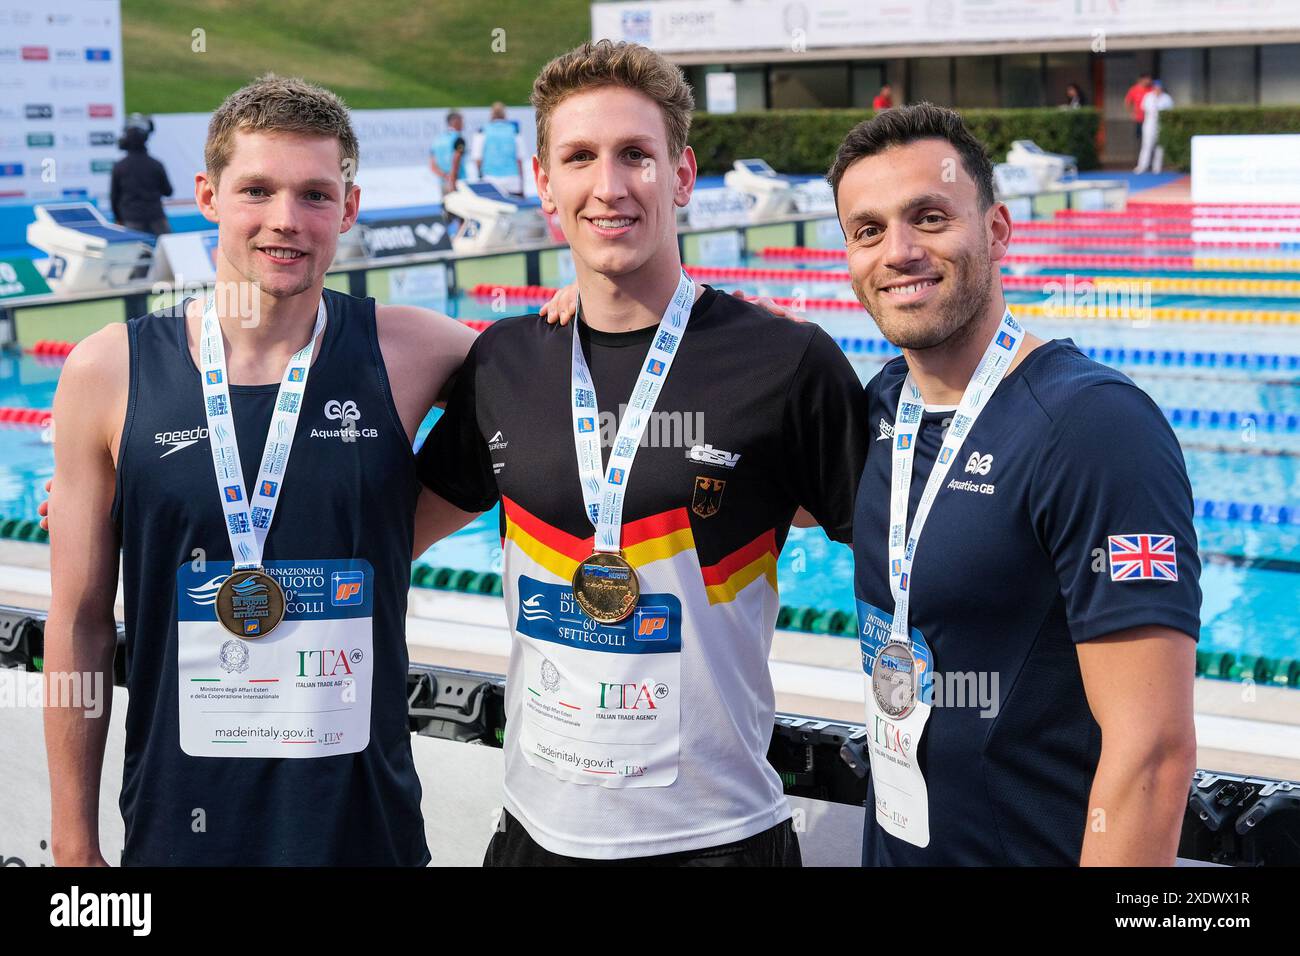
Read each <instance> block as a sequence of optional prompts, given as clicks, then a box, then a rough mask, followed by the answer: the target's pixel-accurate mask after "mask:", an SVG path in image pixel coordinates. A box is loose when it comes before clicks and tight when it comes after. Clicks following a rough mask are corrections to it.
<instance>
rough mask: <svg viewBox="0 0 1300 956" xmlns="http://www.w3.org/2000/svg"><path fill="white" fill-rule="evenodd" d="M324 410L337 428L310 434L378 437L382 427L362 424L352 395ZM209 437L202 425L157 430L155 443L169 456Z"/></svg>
mask: <svg viewBox="0 0 1300 956" xmlns="http://www.w3.org/2000/svg"><path fill="white" fill-rule="evenodd" d="M322 414H323V415H324V416H325V418H326V420H327V421H336V422H338V423H339V427H338V428H313V429H312V430H311V434H310V437H311V438H333V439H335V440H336V441H337V440H342V441H356V440H357V439H359V438H378V437H379V429H377V428H368V427H365V428H363V427H361V426H360V424H359V422H360V421H361V409H360V408H358V407H357V403H356V402H354V401H352V400H351V399H347V400H345V401H339V400H338V399H336V398H331V399H330V400H329V401H328V402H326V403H325V407H324V409H323V410H322ZM207 440H208V430H207V428H206V427H205V426H203V425H195V426H194V427H193V428H175V429H172V430H170V431H165V432H155V433H154V436H153V443H154V444H155V445H157V446H158V447H159V448H160V449H162V453H161V454H160V455H159V456H158V457H159V458H166V457H167V456H169V455H174V454H176V453H177V452H178V451H184V450H185V449H186V448H189V447H190V446H191V445H197V444H198V443H199V442H205V441H207Z"/></svg>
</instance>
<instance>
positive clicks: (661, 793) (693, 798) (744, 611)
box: [418, 287, 868, 859]
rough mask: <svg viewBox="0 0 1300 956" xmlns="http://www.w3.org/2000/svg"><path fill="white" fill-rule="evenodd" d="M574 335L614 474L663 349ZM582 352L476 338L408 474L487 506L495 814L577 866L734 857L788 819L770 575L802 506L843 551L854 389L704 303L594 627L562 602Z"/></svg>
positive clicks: (524, 328) (859, 417) (585, 550)
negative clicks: (498, 668) (616, 607)
mask: <svg viewBox="0 0 1300 956" xmlns="http://www.w3.org/2000/svg"><path fill="white" fill-rule="evenodd" d="M578 330H579V331H578V332H577V334H579V335H580V337H581V341H582V346H583V352H584V356H585V357H586V360H587V363H588V366H589V368H590V370H591V375H592V377H593V379H594V383H595V387H596V393H597V401H598V405H599V412H600V421H599V427H600V430H601V433H602V434H601V437H602V442H601V445H602V453H603V455H604V457H605V458H606V459H608V456H609V452H610V447H611V444H612V442H613V441H614V438H615V433H616V431H617V424H618V421H619V416H620V413H621V411H622V406H624V405H625V404H626V403H627V401H628V399H629V397H630V395H631V394H632V390H633V386H634V383H635V382H636V380H637V377H638V375H639V374H640V372H641V370H642V367H643V366H644V365H645V364H646V362H647V353H648V352H649V349H650V344H651V342H652V340H653V339H654V336H655V335H656V329H655V328H654V327H650V328H646V329H641V330H637V331H633V332H627V333H618V334H611V333H601V332H598V331H594V330H591V329H589V328H587V327H586V326H585V325H584V324H579V326H578ZM574 334H575V332H574V330H573V327H572V326H571V327H568V328H561V327H558V326H556V327H551V326H548V325H547V323H546V322H545V321H543V320H542V319H540V318H539V317H538V316H536V315H529V316H523V317H518V318H511V319H504V320H502V321H499V322H497V323H495V324H494V325H492V326H491V327H489V328H488V329H487V330H486V331H485V332H484V333H483V334H482V335H481V336H480V337H479V339H478V341H477V342H476V343H475V345H474V347H473V348H472V349H471V351H470V354H469V357H468V359H467V360H466V363H465V366H464V368H463V370H462V371H461V373H460V376H459V378H458V380H457V383H456V385H455V388H454V390H453V394H452V397H451V399H450V401H449V403H448V406H447V410H446V413H445V414H444V415H443V417H442V418H441V419H440V420H439V422H438V424H437V425H436V426H435V427H434V429H433V431H432V432H431V433H430V435H429V438H428V440H427V441H426V442H425V444H424V446H423V448H422V449H421V451H420V454H419V466H418V467H419V473H420V476H421V478H422V479H423V481H424V482H425V484H426V485H428V486H429V487H430V488H432V489H433V490H434V491H435V492H437V493H438V494H439V495H441V496H442V497H444V498H446V499H447V500H448V501H450V502H451V503H452V504H454V505H456V506H457V507H460V508H463V509H465V510H469V511H482V510H485V509H487V508H489V507H491V506H492V505H493V504H494V503H495V502H496V501H497V500H498V498H499V499H500V500H501V502H502V525H503V527H502V529H501V531H502V538H503V546H504V550H505V573H504V575H503V577H504V592H505V599H506V611H507V614H508V617H509V622H510V627H511V630H512V632H513V636H514V640H513V642H512V652H511V656H510V666H509V675H508V682H507V687H506V714H507V730H506V741H505V749H506V755H505V761H506V769H505V805H506V808H507V809H508V810H509V811H510V813H511V814H513V815H514V816H515V817H516V818H517V819H518V820H520V822H521V823H523V825H524V826H525V827H526V828H527V830H528V832H529V833H530V834H531V835H532V837H533V838H534V839H535V840H536V841H537V842H538V843H540V844H541V845H542V846H544V847H546V848H547V849H548V850H551V851H553V852H555V853H561V854H565V855H568V856H577V857H585V858H595V859H617V858H626V857H634V856H646V855H654V854H660V853H671V852H677V851H683V850H691V849H698V848H703V847H709V846H716V845H721V844H725V843H729V842H733V841H736V840H740V839H743V838H745V837H748V836H751V835H753V834H755V833H758V832H760V831H762V830H765V829H768V828H769V827H772V826H774V825H776V824H777V823H780V822H781V821H782V820H784V819H786V818H787V817H789V816H790V810H789V807H788V804H787V802H786V800H785V797H784V795H783V793H782V788H781V782H780V780H779V779H778V777H777V775H776V773H775V772H774V771H773V769H772V768H771V766H770V765H769V764H768V762H767V760H766V753H767V749H768V744H769V742H770V739H771V735H772V721H773V715H774V710H775V705H774V695H773V690H772V684H771V678H770V675H769V672H768V665H767V658H768V652H769V650H770V647H771V641H772V633H773V629H774V626H775V622H776V615H777V610H778V597H777V582H776V560H777V555H778V554H779V552H780V550H781V547H782V545H783V544H784V542H785V539H786V535H787V533H788V531H789V527H790V523H791V519H792V518H793V517H794V514H795V511H796V509H797V508H799V507H800V506H802V507H804V508H806V509H807V510H808V511H809V512H810V513H811V514H812V515H813V516H814V517H816V518H817V519H818V521H819V522H820V524H821V525H822V527H823V528H825V529H826V531H827V534H828V535H829V536H830V537H831V538H833V539H836V540H839V541H847V540H849V537H850V534H851V523H852V514H853V495H854V490H855V488H856V486H857V480H858V476H859V474H860V473H861V466H862V461H863V457H864V455H865V446H866V439H867V437H868V436H867V435H866V423H865V420H864V417H863V416H864V411H865V401H864V392H863V389H862V385H861V383H860V382H859V380H858V378H857V375H856V374H855V372H854V371H853V368H852V366H851V365H850V364H849V362H848V360H847V359H846V358H845V357H844V355H843V354H842V353H841V351H840V350H839V348H838V347H837V346H836V344H835V342H834V341H833V340H832V339H831V338H830V337H829V336H828V335H827V334H826V333H825V332H824V331H823V330H822V329H820V328H819V327H818V326H816V325H812V324H804V323H796V322H791V321H789V320H787V319H781V318H775V317H773V316H771V315H769V314H768V313H766V312H764V311H763V310H761V309H758V308H756V307H755V306H753V305H750V304H746V303H743V302H740V301H738V300H736V299H733V298H731V297H730V296H726V295H720V294H719V293H717V292H716V291H715V290H713V289H710V288H707V287H706V288H705V289H704V292H703V294H702V295H701V297H700V298H699V300H698V301H697V302H696V304H695V306H694V309H693V310H692V313H691V318H690V321H689V324H688V326H687V328H686V331H685V333H684V335H683V337H682V340H681V344H680V346H679V348H678V351H677V353H676V357H675V360H674V362H673V364H672V366H671V368H670V370H669V374H668V377H667V379H666V381H665V383H664V386H663V391H662V393H661V395H660V397H659V399H658V403H657V405H656V406H655V409H654V411H653V413H652V414H653V417H652V419H651V421H650V422H649V424H648V426H647V428H646V432H645V435H644V436H643V438H642V441H641V444H640V446H639V449H638V453H637V455H636V458H635V461H634V464H633V468H632V470H631V471H630V472H629V474H628V476H627V490H626V498H625V501H626V504H625V508H624V513H623V528H622V546H623V550H624V552H625V555H626V558H627V560H628V561H629V562H630V563H631V564H632V565H633V566H634V567H635V569H636V572H637V575H638V578H639V581H640V586H641V600H640V602H639V604H638V605H637V608H636V610H635V611H634V612H633V614H632V616H631V617H629V618H628V619H627V620H626V621H625V622H623V623H622V624H618V625H613V626H597V625H595V623H594V622H592V621H591V620H590V619H589V618H587V617H586V616H585V615H584V614H583V612H582V611H581V610H580V609H579V608H578V607H577V606H576V605H575V603H574V599H573V595H572V587H571V581H572V577H573V573H574V570H575V568H576V567H577V565H578V563H579V562H580V561H582V560H583V559H584V558H586V557H588V556H589V555H590V554H591V552H592V542H593V526H592V524H591V522H590V520H589V519H588V517H587V513H586V511H585V510H584V505H583V495H582V488H581V486H580V484H579V477H578V466H577V457H576V453H575V450H574V432H573V429H574V416H573V412H572V408H571V405H570V388H571V378H570V366H571V360H572V356H571V349H572V336H573V335H574ZM845 586H846V587H847V586H848V582H847V581H846V582H845Z"/></svg>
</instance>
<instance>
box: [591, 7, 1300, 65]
mask: <svg viewBox="0 0 1300 956" xmlns="http://www.w3.org/2000/svg"><path fill="white" fill-rule="evenodd" d="M1231 7H1232V14H1231V19H1230V20H1225V12H1224V9H1223V8H1224V4H1223V2H1222V0H1158V2H1149V3H1114V2H1111V3H1103V2H1091V0H1089V2H1080V0H918V2H916V3H894V4H879V3H864V2H863V0H801V2H789V0H655V2H646V0H641V2H630V3H604V2H601V3H593V4H592V5H591V35H592V39H597V40H598V39H602V38H608V39H611V40H631V41H633V42H636V43H644V44H645V45H647V46H651V47H654V48H655V49H657V50H662V51H664V52H667V53H686V52H693V51H713V50H717V51H733V50H787V51H788V50H796V51H798V50H800V49H818V48H823V49H824V48H830V47H847V46H885V45H890V44H905V45H907V46H914V45H918V44H925V43H955V42H956V43H960V42H984V41H996V40H1004V39H1006V38H1007V37H1008V36H1014V37H1015V38H1016V39H1017V40H1021V41H1033V40H1051V39H1061V38H1071V39H1078V38H1080V37H1083V38H1084V40H1085V41H1086V40H1088V39H1089V38H1091V37H1093V36H1124V35H1156V36H1164V35H1167V34H1171V33H1215V34H1222V33H1225V32H1228V31H1230V30H1233V29H1242V30H1249V31H1250V32H1252V33H1258V32H1260V31H1262V30H1288V29H1290V30H1294V29H1300V4H1296V3H1280V2H1278V0H1236V2H1234V3H1232V4H1231ZM1081 48H1082V47H1081Z"/></svg>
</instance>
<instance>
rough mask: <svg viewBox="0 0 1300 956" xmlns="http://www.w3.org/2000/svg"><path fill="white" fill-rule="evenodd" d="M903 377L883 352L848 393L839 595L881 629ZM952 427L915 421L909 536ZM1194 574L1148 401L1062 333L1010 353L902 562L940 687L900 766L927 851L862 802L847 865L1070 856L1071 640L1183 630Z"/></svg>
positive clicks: (1074, 786) (1080, 813)
mask: <svg viewBox="0 0 1300 956" xmlns="http://www.w3.org/2000/svg"><path fill="white" fill-rule="evenodd" d="M906 375H907V366H906V363H905V362H904V360H903V359H902V358H897V359H894V360H893V361H891V362H889V363H888V364H887V365H885V367H884V368H883V369H881V371H880V372H879V374H877V375H876V377H875V378H874V379H872V380H871V382H870V383H868V385H867V397H868V416H869V422H870V425H871V428H872V432H873V441H872V453H869V454H868V456H867V466H866V469H865V470H864V472H863V476H862V482H861V485H860V486H859V489H858V495H857V501H856V509H855V515H854V533H853V551H854V557H855V560H856V571H855V582H854V584H855V591H856V595H857V599H858V601H859V602H865V603H866V604H867V605H869V606H871V607H873V608H875V609H878V610H879V612H880V616H881V617H884V618H885V619H886V620H888V618H889V616H890V615H891V614H892V611H893V607H894V602H893V597H892V595H891V593H890V589H889V580H888V574H887V572H888V567H887V537H888V528H889V482H890V468H891V464H892V462H891V457H892V456H891V452H892V445H893V442H892V434H893V429H892V425H893V421H894V414H895V411H896V409H897V407H898V396H899V392H900V391H901V390H902V386H903V380H904V378H905V377H906ZM952 416H953V413H952V412H941V411H940V412H926V413H925V415H924V417H923V420H922V423H921V426H920V429H919V431H918V434H917V437H916V452H915V459H914V474H913V476H912V483H911V496H910V502H909V508H908V527H909V531H910V528H911V520H912V517H913V515H914V514H915V512H916V506H917V502H918V501H919V500H920V497H921V493H922V491H923V489H924V487H925V482H926V479H927V478H928V477H929V474H930V471H931V468H932V467H933V465H934V461H935V458H936V456H937V455H938V451H939V447H940V445H941V444H942V441H943V435H944V431H945V429H946V427H947V424H948V421H949V420H950V419H951V418H952ZM1166 538H1172V546H1173V547H1172V551H1173V556H1172V561H1171V560H1170V553H1169V552H1170V547H1169V542H1168V541H1166V540H1165V539H1166ZM1130 555H1133V557H1129V556H1130ZM1171 568H1176V571H1174V572H1172V573H1175V574H1176V580H1173V579H1171V578H1170V574H1171ZM1199 575H1200V560H1199V558H1198V556H1197V550H1196V533H1195V531H1194V530H1193V527H1192V491H1191V485H1190V484H1189V482H1188V479H1187V471H1186V467H1185V465H1184V462H1183V456H1182V450H1181V449H1180V448H1179V445H1178V440H1177V439H1176V438H1175V437H1174V434H1173V432H1172V430H1171V429H1170V428H1169V425H1168V424H1167V423H1166V422H1165V419H1164V417H1163V416H1162V415H1161V413H1160V410H1159V409H1158V408H1157V407H1156V405H1155V403H1154V402H1152V401H1151V399H1150V398H1149V397H1148V396H1147V395H1146V394H1145V393H1144V392H1142V391H1141V390H1140V389H1139V388H1138V387H1137V386H1136V385H1134V384H1133V383H1132V382H1131V381H1130V380H1129V379H1128V378H1126V377H1125V376H1123V375H1122V374H1120V373H1119V372H1116V371H1114V370H1112V369H1109V368H1106V367H1105V366H1102V365H1099V364H1098V363H1096V362H1093V361H1091V360H1090V359H1088V358H1087V357H1085V356H1084V355H1083V354H1082V353H1081V352H1080V351H1079V350H1078V349H1077V348H1076V347H1075V346H1074V344H1073V343H1072V342H1069V341H1068V340H1065V341H1052V342H1048V343H1046V344H1044V345H1041V346H1040V347H1039V348H1037V349H1035V350H1034V351H1033V352H1031V353H1030V354H1029V355H1027V356H1026V357H1025V359H1024V360H1023V361H1022V362H1021V364H1020V365H1019V366H1018V367H1017V368H1015V369H1014V370H1013V371H1012V372H1011V373H1010V374H1008V375H1007V377H1006V378H1005V379H1004V380H1003V382H1002V384H1001V385H1000V386H999V387H998V389H997V391H996V392H995V393H994V395H993V397H992V398H991V399H989V402H988V405H987V407H986V408H985V409H984V411H983V412H982V414H981V415H980V417H979V419H978V420H977V421H976V423H975V426H974V427H973V428H972V430H971V432H970V434H969V435H967V437H966V440H965V442H964V444H963V445H962V447H961V449H960V451H959V452H958V455H957V460H956V462H955V463H954V464H953V466H952V468H951V470H950V471H949V473H948V476H947V479H946V480H945V482H944V487H943V490H942V491H940V493H939V495H938V497H937V498H936V500H935V503H934V506H933V508H932V509H931V511H930V516H929V519H928V520H927V521H926V525H925V529H924V531H923V532H922V535H921V539H920V542H919V544H918V546H917V553H916V558H915V563H914V565H913V569H912V586H911V587H912V591H911V621H910V623H911V626H912V627H913V628H914V629H918V630H920V632H921V633H922V634H923V635H924V637H925V640H926V642H927V643H928V644H929V646H930V649H931V650H932V652H933V654H934V668H935V673H936V675H937V676H936V683H938V684H940V686H939V688H938V690H939V691H940V692H942V691H943V690H944V689H947V691H948V692H947V694H946V695H941V699H940V702H939V703H938V704H937V705H936V706H935V707H934V708H933V709H932V710H931V712H930V719H929V722H928V723H927V724H926V727H925V732H924V734H923V736H922V739H921V743H920V748H919V755H918V760H919V763H920V766H921V769H922V772H923V773H924V775H925V780H926V786H927V789H928V791H929V812H930V844H929V846H927V847H926V848H924V849H922V848H919V847H916V846H913V845H912V844H910V843H907V842H904V841H902V840H899V839H897V838H895V837H893V836H891V835H889V834H888V833H886V832H885V831H884V830H883V829H882V828H881V827H880V826H879V825H878V824H877V823H876V819H875V811H874V809H873V808H874V806H875V795H874V793H869V794H868V800H867V807H868V810H867V821H866V832H865V834H864V838H863V849H862V854H863V865H865V866H899V865H910V864H917V865H978V864H988V865H1051V864H1056V865H1073V864H1077V863H1078V861H1079V853H1080V850H1081V848H1082V844H1083V835H1084V829H1085V826H1086V822H1087V821H1086V817H1087V800H1088V793H1089V790H1090V788H1091V786H1092V779H1093V775H1094V773H1095V772H1096V769H1097V759H1098V756H1099V754H1100V752H1101V731H1100V728H1099V727H1098V726H1097V723H1096V721H1095V720H1094V719H1093V717H1092V712H1091V710H1090V709H1089V707H1088V702H1087V698H1086V697H1085V695H1084V688H1083V681H1082V677H1081V675H1080V670H1079V661H1078V655H1077V652H1076V650H1075V647H1074V645H1075V644H1076V643H1078V642H1081V641H1087V640H1092V639H1093V638H1097V637H1102V636H1104V635H1106V634H1111V633H1114V632H1116V631H1121V630H1125V629H1127V628H1132V627H1139V626H1144V625H1161V626H1165V627H1170V628H1174V629H1176V630H1178V631H1182V632H1184V633H1186V634H1188V635H1190V636H1191V637H1192V638H1196V637H1198V636H1199V630H1200V614H1199V612H1200V603H1201V592H1200V586H1199V584H1198V580H1197V579H1198V577H1199ZM1152 576H1157V577H1159V578H1160V579H1159V580H1154V579H1152ZM954 691H957V692H954ZM942 696H946V697H947V700H946V701H945V700H942ZM963 697H964V700H963ZM958 704H964V706H954V705H958Z"/></svg>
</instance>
